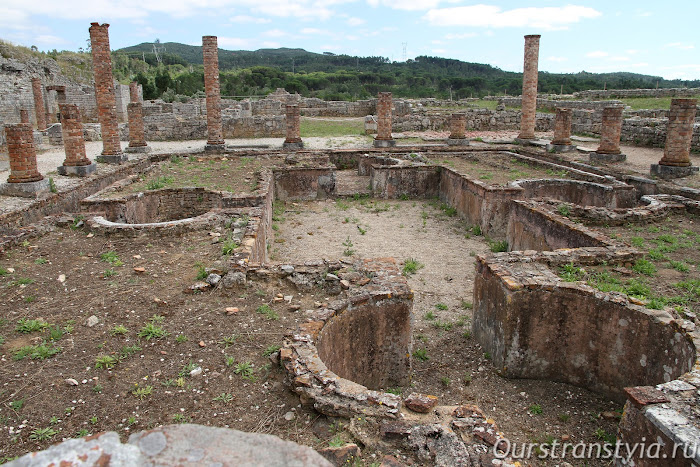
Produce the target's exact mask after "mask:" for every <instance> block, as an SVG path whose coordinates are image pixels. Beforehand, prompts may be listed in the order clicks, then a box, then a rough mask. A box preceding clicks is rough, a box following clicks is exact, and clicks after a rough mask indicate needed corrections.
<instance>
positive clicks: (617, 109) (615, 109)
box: [596, 105, 623, 154]
mask: <svg viewBox="0 0 700 467" xmlns="http://www.w3.org/2000/svg"><path fill="white" fill-rule="evenodd" d="M622 110H623V106H621V105H616V106H610V107H606V108H604V109H603V120H602V122H601V124H600V146H598V149H597V150H596V152H597V153H599V154H620V134H621V133H622Z"/></svg>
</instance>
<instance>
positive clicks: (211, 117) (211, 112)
mask: <svg viewBox="0 0 700 467" xmlns="http://www.w3.org/2000/svg"><path fill="white" fill-rule="evenodd" d="M202 54H203V55H204V91H205V93H206V96H207V145H210V146H213V145H223V144H224V136H223V130H222V125H221V92H220V88H219V50H218V46H217V37H216V36H203V37H202Z"/></svg>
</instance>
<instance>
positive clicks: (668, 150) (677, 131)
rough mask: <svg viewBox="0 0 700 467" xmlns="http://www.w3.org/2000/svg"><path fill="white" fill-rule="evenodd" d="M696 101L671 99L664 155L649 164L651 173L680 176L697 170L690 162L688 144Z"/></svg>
mask: <svg viewBox="0 0 700 467" xmlns="http://www.w3.org/2000/svg"><path fill="white" fill-rule="evenodd" d="M697 103H698V102H697V99H671V110H670V111H669V113H668V125H667V126H666V146H665V148H664V156H663V157H662V158H661V160H660V161H659V163H658V164H653V165H652V166H651V173H652V175H657V176H659V177H661V178H680V177H686V176H688V175H690V174H692V173H693V172H697V171H698V168H697V167H693V164H692V163H691V162H690V145H691V141H692V139H693V124H694V123H695V111H696V106H697Z"/></svg>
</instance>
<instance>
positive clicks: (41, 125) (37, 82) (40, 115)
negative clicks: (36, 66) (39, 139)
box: [32, 78, 46, 131]
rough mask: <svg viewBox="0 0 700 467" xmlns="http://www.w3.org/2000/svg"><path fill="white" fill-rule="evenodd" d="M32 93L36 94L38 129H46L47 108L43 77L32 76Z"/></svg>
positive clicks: (35, 110)
mask: <svg viewBox="0 0 700 467" xmlns="http://www.w3.org/2000/svg"><path fill="white" fill-rule="evenodd" d="M32 93H33V94H34V114H35V115H36V129H37V130H40V131H43V130H45V129H46V108H45V107H44V95H43V94H42V92H41V79H39V78H32Z"/></svg>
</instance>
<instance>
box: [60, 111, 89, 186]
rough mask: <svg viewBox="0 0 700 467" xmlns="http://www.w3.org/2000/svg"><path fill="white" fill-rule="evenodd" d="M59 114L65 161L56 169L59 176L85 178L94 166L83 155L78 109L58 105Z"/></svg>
mask: <svg viewBox="0 0 700 467" xmlns="http://www.w3.org/2000/svg"><path fill="white" fill-rule="evenodd" d="M58 109H59V111H60V113H61V133H62V135H63V147H64V149H65V151H66V160H64V161H63V165H61V166H58V167H57V171H58V173H59V174H61V175H76V176H78V177H86V176H88V175H90V174H91V173H93V172H94V171H95V168H96V164H95V163H93V162H92V161H91V160H90V159H88V157H87V155H86V153H85V138H84V137H83V124H82V122H81V121H80V109H78V106H77V105H75V104H65V103H63V104H58Z"/></svg>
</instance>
